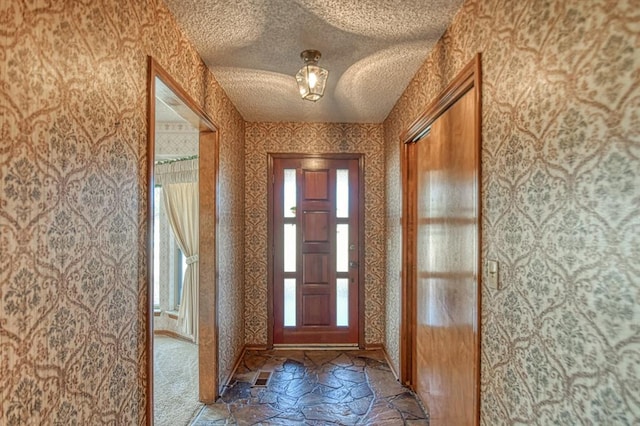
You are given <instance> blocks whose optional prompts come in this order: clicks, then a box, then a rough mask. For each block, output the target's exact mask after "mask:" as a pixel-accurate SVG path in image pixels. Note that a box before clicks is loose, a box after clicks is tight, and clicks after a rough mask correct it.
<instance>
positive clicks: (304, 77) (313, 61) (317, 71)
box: [296, 50, 329, 102]
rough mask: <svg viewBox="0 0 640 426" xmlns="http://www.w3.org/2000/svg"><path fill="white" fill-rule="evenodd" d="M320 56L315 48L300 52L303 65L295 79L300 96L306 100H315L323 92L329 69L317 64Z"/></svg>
mask: <svg viewBox="0 0 640 426" xmlns="http://www.w3.org/2000/svg"><path fill="white" fill-rule="evenodd" d="M320 56H322V55H321V54H320V52H318V51H317V50H305V51H304V52H302V53H301V54H300V57H301V58H302V60H303V61H304V66H303V67H302V68H300V71H298V73H297V74H296V81H297V82H298V89H299V90H300V96H302V99H306V100H307V101H312V102H315V101H317V100H318V99H320V98H321V97H322V95H323V94H324V86H325V84H326V83H327V77H328V76H329V71H327V70H326V69H324V68H321V67H319V66H318V61H319V60H320Z"/></svg>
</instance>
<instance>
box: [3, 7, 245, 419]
mask: <svg viewBox="0 0 640 426" xmlns="http://www.w3.org/2000/svg"><path fill="white" fill-rule="evenodd" d="M0 21H1V22H2V28H3V30H2V34H3V36H2V38H1V39H0V117H2V119H1V120H0V139H1V141H2V142H1V143H0V392H1V393H2V395H1V397H2V398H1V402H0V423H2V424H8V425H17V424H53V423H56V424H65V425H66V424H101V423H111V424H126V425H133V424H144V423H145V422H146V415H145V410H146V403H145V398H146V395H145V393H146V390H145V382H146V365H145V359H146V353H145V347H144V340H145V335H146V332H147V330H146V326H145V323H146V311H147V273H146V259H145V245H146V233H147V231H146V226H147V219H146V191H147V182H146V161H147V159H146V146H147V140H146V139H147V137H146V134H147V127H146V126H147V125H146V114H147V106H146V105H147V91H146V90H147V55H153V56H154V57H155V58H157V59H158V61H159V62H160V64H161V65H162V66H163V67H165V69H167V71H168V72H169V73H170V74H171V75H172V76H173V77H174V78H176V80H177V81H178V82H179V83H180V84H181V85H182V86H183V87H184V89H185V90H186V91H187V92H188V93H190V94H191V96H192V97H193V98H194V99H196V100H197V101H199V102H200V103H202V104H203V105H204V108H205V110H207V111H208V112H209V113H210V115H211V116H212V117H213V119H214V121H215V122H216V123H217V124H218V125H219V126H220V129H221V138H220V143H221V150H220V151H221V152H220V157H221V158H220V162H221V167H220V181H221V193H220V199H221V201H222V202H223V206H222V209H221V221H220V231H221V232H220V238H219V244H220V249H221V253H222V254H221V262H220V273H219V274H220V285H221V288H220V300H221V302H222V303H221V305H222V306H223V308H222V309H221V312H220V315H224V316H225V321H224V327H223V329H222V330H221V340H220V357H221V358H220V373H221V376H224V375H226V374H228V372H229V371H230V369H231V366H232V364H233V360H234V359H235V357H236V356H237V354H238V353H239V351H240V350H241V348H242V344H243V336H244V331H243V318H242V316H241V314H238V313H237V312H241V311H242V310H243V293H242V283H243V280H242V277H243V268H242V266H241V265H242V264H243V263H242V262H243V251H244V250H243V244H244V242H243V238H242V235H243V234H244V231H243V208H244V198H243V195H242V191H243V187H242V184H241V183H238V182H242V180H243V176H244V167H243V158H244V150H243V146H244V124H243V121H242V118H241V117H240V115H239V114H238V112H237V111H236V110H235V108H234V107H233V105H232V104H231V103H230V102H229V100H228V98H227V97H226V96H225V94H224V93H223V91H222V89H221V88H220V86H219V85H218V84H217V83H216V82H215V81H214V79H213V78H212V76H211V74H210V73H208V72H207V71H206V68H205V66H204V64H203V63H202V62H201V61H200V59H199V57H198V55H197V54H196V52H195V50H194V49H193V47H192V46H191V44H190V43H189V42H188V40H187V39H186V38H185V36H184V35H183V34H182V32H181V31H180V30H179V29H178V27H177V25H176V24H175V22H174V20H173V18H172V17H171V15H170V14H169V12H168V11H167V9H166V8H165V7H164V6H163V5H162V4H161V3H160V4H158V2H157V1H153V0H149V1H138V0H103V1H99V2H48V1H44V0H38V1H12V2H8V3H6V2H3V5H2V6H1V7H0Z"/></svg>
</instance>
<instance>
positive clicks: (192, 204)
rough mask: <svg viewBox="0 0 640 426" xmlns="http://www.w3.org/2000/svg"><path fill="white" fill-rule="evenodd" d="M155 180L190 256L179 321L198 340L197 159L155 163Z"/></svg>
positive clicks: (181, 244)
mask: <svg viewBox="0 0 640 426" xmlns="http://www.w3.org/2000/svg"><path fill="white" fill-rule="evenodd" d="M155 182H156V183H157V184H159V185H162V194H163V197H162V202H163V204H164V211H165V212H166V214H167V220H168V222H169V224H170V225H171V230H172V231H173V236H174V238H175V240H176V243H177V244H178V246H179V247H180V250H181V251H182V253H183V254H184V256H185V257H186V260H187V261H186V263H187V269H186V270H185V271H184V281H183V283H182V297H181V299H180V309H179V311H178V325H179V326H180V328H181V331H182V332H183V333H184V334H186V335H189V336H192V337H193V340H194V341H195V342H198V294H199V283H198V277H199V271H198V270H199V267H198V250H199V248H198V247H199V239H198V232H199V225H198V222H199V221H198V218H199V213H200V212H199V190H198V159H197V158H196V159H190V160H185V161H177V162H172V163H168V164H158V165H156V170H155Z"/></svg>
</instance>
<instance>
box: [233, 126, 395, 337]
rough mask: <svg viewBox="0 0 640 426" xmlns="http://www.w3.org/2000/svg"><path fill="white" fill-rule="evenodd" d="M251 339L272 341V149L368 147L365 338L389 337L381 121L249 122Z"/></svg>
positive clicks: (248, 289)
mask: <svg viewBox="0 0 640 426" xmlns="http://www.w3.org/2000/svg"><path fill="white" fill-rule="evenodd" d="M245 142H246V145H245V159H246V169H245V211H246V222H245V247H246V250H245V254H246V264H245V283H246V284H245V285H246V289H245V291H246V293H245V306H246V313H245V341H246V343H247V344H263V345H264V344H266V343H267V332H268V330H267V321H268V316H267V154H268V153H285V152H293V153H343V152H346V153H363V154H364V157H365V159H364V162H365V165H364V175H365V176H364V185H365V218H364V232H365V237H364V238H365V262H364V263H365V277H364V283H365V284H364V285H365V313H364V314H365V341H366V343H367V344H379V343H382V342H383V341H384V332H385V330H384V308H385V307H384V283H385V271H384V250H385V247H384V208H382V206H384V202H385V201H384V157H383V149H384V145H383V130H382V125H381V124H329V123H246V133H245Z"/></svg>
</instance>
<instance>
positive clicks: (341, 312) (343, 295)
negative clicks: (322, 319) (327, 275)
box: [336, 278, 349, 327]
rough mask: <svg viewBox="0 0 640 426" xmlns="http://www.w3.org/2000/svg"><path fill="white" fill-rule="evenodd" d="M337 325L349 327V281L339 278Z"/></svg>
mask: <svg viewBox="0 0 640 426" xmlns="http://www.w3.org/2000/svg"><path fill="white" fill-rule="evenodd" d="M336 325H337V326H338V327H348V326H349V279H347V278H338V279H337V288H336Z"/></svg>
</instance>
